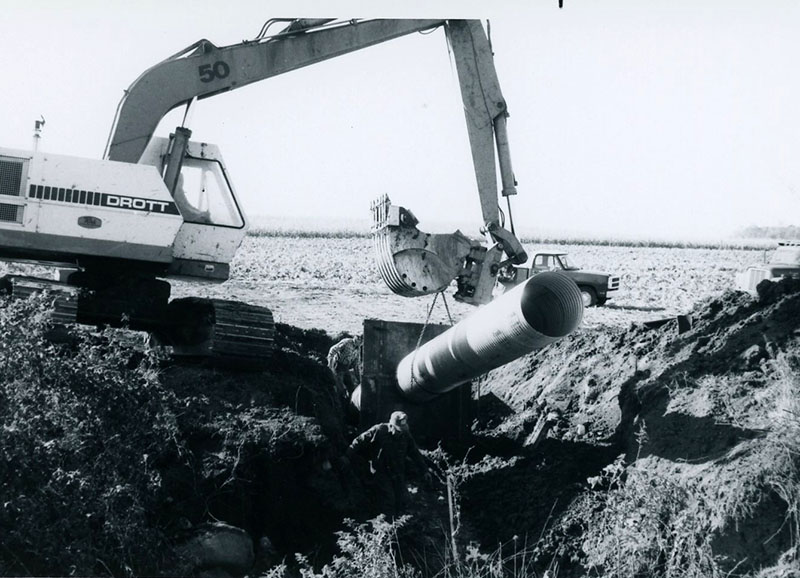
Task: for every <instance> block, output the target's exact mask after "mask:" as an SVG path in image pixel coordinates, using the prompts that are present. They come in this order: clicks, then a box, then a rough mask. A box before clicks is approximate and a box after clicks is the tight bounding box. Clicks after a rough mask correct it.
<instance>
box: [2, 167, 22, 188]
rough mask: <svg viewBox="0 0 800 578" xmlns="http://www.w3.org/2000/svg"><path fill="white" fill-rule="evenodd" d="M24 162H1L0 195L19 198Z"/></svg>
mask: <svg viewBox="0 0 800 578" xmlns="http://www.w3.org/2000/svg"><path fill="white" fill-rule="evenodd" d="M21 184H22V161H12V160H6V159H1V160H0V195H10V196H13V197H18V196H19V190H20V185H21Z"/></svg>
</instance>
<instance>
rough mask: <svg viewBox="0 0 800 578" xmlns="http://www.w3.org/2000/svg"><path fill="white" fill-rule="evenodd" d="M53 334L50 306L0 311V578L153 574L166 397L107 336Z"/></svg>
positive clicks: (4, 305)
mask: <svg viewBox="0 0 800 578" xmlns="http://www.w3.org/2000/svg"><path fill="white" fill-rule="evenodd" d="M54 329H56V328H54V327H53V325H52V323H51V322H50V320H49V315H48V303H47V296H39V297H36V298H33V299H30V300H28V301H14V302H10V301H7V300H3V301H2V302H0V334H2V335H3V340H2V341H0V423H2V427H3V431H2V433H3V435H2V436H0V493H1V494H2V496H3V503H2V504H0V527H1V528H3V541H2V548H0V573H3V574H6V573H24V574H41V573H53V574H63V573H65V572H73V573H79V574H94V573H98V572H102V573H109V572H113V573H115V574H132V573H135V572H138V571H142V570H143V569H144V568H143V567H142V566H141V563H142V561H149V563H151V564H152V566H149V567H148V568H149V570H150V571H153V570H155V569H156V568H157V567H158V566H159V564H160V562H161V558H162V556H163V553H164V552H166V551H167V548H165V547H164V544H163V541H164V536H163V535H162V534H161V533H160V531H159V530H158V528H156V527H154V526H153V523H152V517H151V516H152V512H153V511H154V510H155V505H156V503H157V502H158V500H159V491H160V488H161V477H160V474H159V470H158V468H157V467H156V465H155V464H156V463H157V462H158V460H159V459H160V456H162V455H163V454H164V452H168V451H176V450H177V442H176V439H177V429H176V422H175V416H174V414H173V413H172V410H171V407H172V405H173V404H171V400H172V396H171V394H170V393H168V392H167V391H164V390H163V388H162V387H161V385H160V384H159V382H158V379H157V372H156V371H155V369H154V367H153V365H152V364H151V363H150V361H149V359H148V357H147V355H146V354H139V356H141V355H143V357H142V358H141V359H137V358H136V356H132V355H131V352H130V349H129V348H128V347H125V346H123V345H121V344H120V343H119V342H118V341H117V340H116V338H115V336H114V335H113V334H111V333H97V332H95V333H90V332H88V331H85V330H81V331H78V330H70V331H69V335H68V337H67V339H66V342H65V343H54V342H52V341H51V340H50V339H49V338H48V337H49V336H50V335H51V334H52V333H53V331H54ZM66 536H68V537H69V538H68V539H65V537H66Z"/></svg>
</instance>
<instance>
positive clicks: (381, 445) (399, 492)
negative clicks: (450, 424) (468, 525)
mask: <svg viewBox="0 0 800 578" xmlns="http://www.w3.org/2000/svg"><path fill="white" fill-rule="evenodd" d="M354 461H355V462H356V464H354V463H353V462H354ZM407 462H411V464H412V465H413V466H414V467H415V468H416V469H417V470H419V471H420V472H421V473H422V474H423V477H424V479H425V482H426V483H430V481H431V479H432V478H431V474H430V471H429V469H428V464H427V463H426V461H425V458H424V457H423V456H422V454H421V453H420V451H419V448H418V447H417V444H416V442H415V441H414V438H413V436H412V435H411V430H410V429H409V426H408V416H407V415H406V414H405V412H402V411H395V412H393V413H392V415H391V417H390V418H389V422H388V423H379V424H376V425H374V426H372V427H371V428H369V429H368V430H367V431H365V432H363V433H362V434H360V435H359V436H357V437H356V438H355V439H354V440H353V442H352V443H351V444H350V447H349V448H348V449H347V451H346V452H345V455H344V457H343V458H342V466H343V467H344V468H351V467H353V466H355V469H356V470H357V474H360V475H358V477H359V478H360V479H361V481H362V482H363V485H364V486H365V488H366V489H367V491H368V493H370V494H371V495H372V496H371V497H372V499H373V502H374V506H375V508H374V509H375V510H376V513H384V514H389V515H399V514H400V513H402V512H403V510H404V509H405V507H406V505H407V503H408V486H407V484H406V467H407V465H408V464H407Z"/></svg>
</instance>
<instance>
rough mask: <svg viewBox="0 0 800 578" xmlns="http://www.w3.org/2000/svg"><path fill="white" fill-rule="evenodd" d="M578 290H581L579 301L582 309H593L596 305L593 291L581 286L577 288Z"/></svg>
mask: <svg viewBox="0 0 800 578" xmlns="http://www.w3.org/2000/svg"><path fill="white" fill-rule="evenodd" d="M578 289H580V290H581V300H582V301H583V306H584V307H594V306H595V305H596V304H597V293H595V292H594V289H592V288H591V287H582V286H579V287H578Z"/></svg>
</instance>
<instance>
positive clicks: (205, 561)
mask: <svg viewBox="0 0 800 578" xmlns="http://www.w3.org/2000/svg"><path fill="white" fill-rule="evenodd" d="M175 550H176V554H177V555H178V557H179V559H180V560H181V562H182V566H184V567H185V568H186V572H187V573H188V574H191V575H202V576H207V577H208V578H212V577H224V576H226V575H229V576H232V577H234V576H243V575H244V574H246V573H247V572H248V571H249V570H250V568H252V567H253V563H254V562H255V554H254V553H253V539H252V538H251V537H250V535H249V534H248V533H247V532H245V531H244V530H242V529H241V528H237V527H235V526H230V525H228V524H224V523H222V522H215V523H211V524H202V525H200V526H198V527H197V528H196V529H195V530H194V531H193V534H192V536H191V537H190V538H189V539H188V540H186V541H185V542H184V543H182V544H180V545H179V546H177V547H176V548H175Z"/></svg>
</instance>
